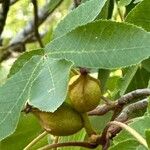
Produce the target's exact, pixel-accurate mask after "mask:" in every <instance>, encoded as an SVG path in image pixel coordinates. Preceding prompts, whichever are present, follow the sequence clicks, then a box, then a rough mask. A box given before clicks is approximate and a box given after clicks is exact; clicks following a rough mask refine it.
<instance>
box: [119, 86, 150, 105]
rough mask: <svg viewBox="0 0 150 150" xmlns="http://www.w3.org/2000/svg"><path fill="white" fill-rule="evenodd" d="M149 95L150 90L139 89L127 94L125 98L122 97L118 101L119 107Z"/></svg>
mask: <svg viewBox="0 0 150 150" xmlns="http://www.w3.org/2000/svg"><path fill="white" fill-rule="evenodd" d="M149 95H150V88H145V89H137V90H135V91H132V92H130V93H127V94H125V95H124V96H122V97H121V98H119V99H118V100H117V101H118V105H125V104H128V103H130V102H132V100H133V99H135V98H139V97H146V96H149Z"/></svg>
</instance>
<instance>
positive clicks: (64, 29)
mask: <svg viewBox="0 0 150 150" xmlns="http://www.w3.org/2000/svg"><path fill="white" fill-rule="evenodd" d="M106 1H107V0H90V1H87V2H85V3H82V4H81V5H79V7H78V8H76V9H74V10H72V11H71V12H70V13H69V14H68V15H67V16H66V17H65V18H64V19H63V20H62V21H61V22H60V23H59V24H58V26H57V28H56V30H55V32H54V38H57V37H60V36H63V35H64V34H66V33H68V32H70V31H72V30H73V29H75V28H76V27H78V26H81V25H85V24H87V23H89V22H92V21H93V20H94V19H95V18H96V17H97V16H98V14H99V13H100V12H101V10H102V8H103V6H104V4H105V2H106Z"/></svg>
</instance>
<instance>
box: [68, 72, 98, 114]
mask: <svg viewBox="0 0 150 150" xmlns="http://www.w3.org/2000/svg"><path fill="white" fill-rule="evenodd" d="M69 98H70V101H71V105H72V107H73V108H74V109H76V110H77V111H78V112H81V113H84V112H88V111H91V110H93V109H94V108H96V107H97V106H98V104H99V102H100V98H101V89H100V82H99V80H98V79H95V78H93V77H92V76H90V75H89V74H80V75H75V76H73V77H72V78H71V79H70V82H69Z"/></svg>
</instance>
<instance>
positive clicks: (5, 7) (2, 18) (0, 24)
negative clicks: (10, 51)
mask: <svg viewBox="0 0 150 150" xmlns="http://www.w3.org/2000/svg"><path fill="white" fill-rule="evenodd" d="M9 5H10V0H4V1H3V2H2V12H1V13H0V40H1V35H2V32H3V30H4V27H5V23H6V19H7V14H8V11H9ZM0 45H2V43H0Z"/></svg>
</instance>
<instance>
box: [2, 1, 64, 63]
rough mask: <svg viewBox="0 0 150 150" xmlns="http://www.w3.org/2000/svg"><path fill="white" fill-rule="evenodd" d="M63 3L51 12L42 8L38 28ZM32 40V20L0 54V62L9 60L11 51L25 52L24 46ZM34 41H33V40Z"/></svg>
mask: <svg viewBox="0 0 150 150" xmlns="http://www.w3.org/2000/svg"><path fill="white" fill-rule="evenodd" d="M62 2H63V0H59V1H58V2H57V3H55V5H54V6H53V8H52V9H51V10H49V9H47V4H46V5H45V6H43V8H41V9H40V10H39V11H38V26H40V25H41V24H42V23H43V22H44V21H45V20H46V19H47V18H48V17H49V16H50V15H51V14H52V13H53V12H54V10H55V9H56V8H57V7H58V6H59V5H60V4H61V3H62ZM32 39H35V38H34V18H33V19H32V20H30V21H29V22H28V24H27V25H26V26H25V27H24V28H23V30H22V31H21V32H19V33H18V34H17V35H16V36H15V37H14V38H13V39H12V40H11V41H10V43H9V45H8V46H7V47H6V48H5V50H4V51H3V52H2V53H1V56H0V62H2V61H3V60H5V59H7V58H9V57H10V56H11V53H12V52H13V51H19V52H22V51H25V44H26V43H29V42H32V41H33V40H32ZM34 41H35V40H34Z"/></svg>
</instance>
